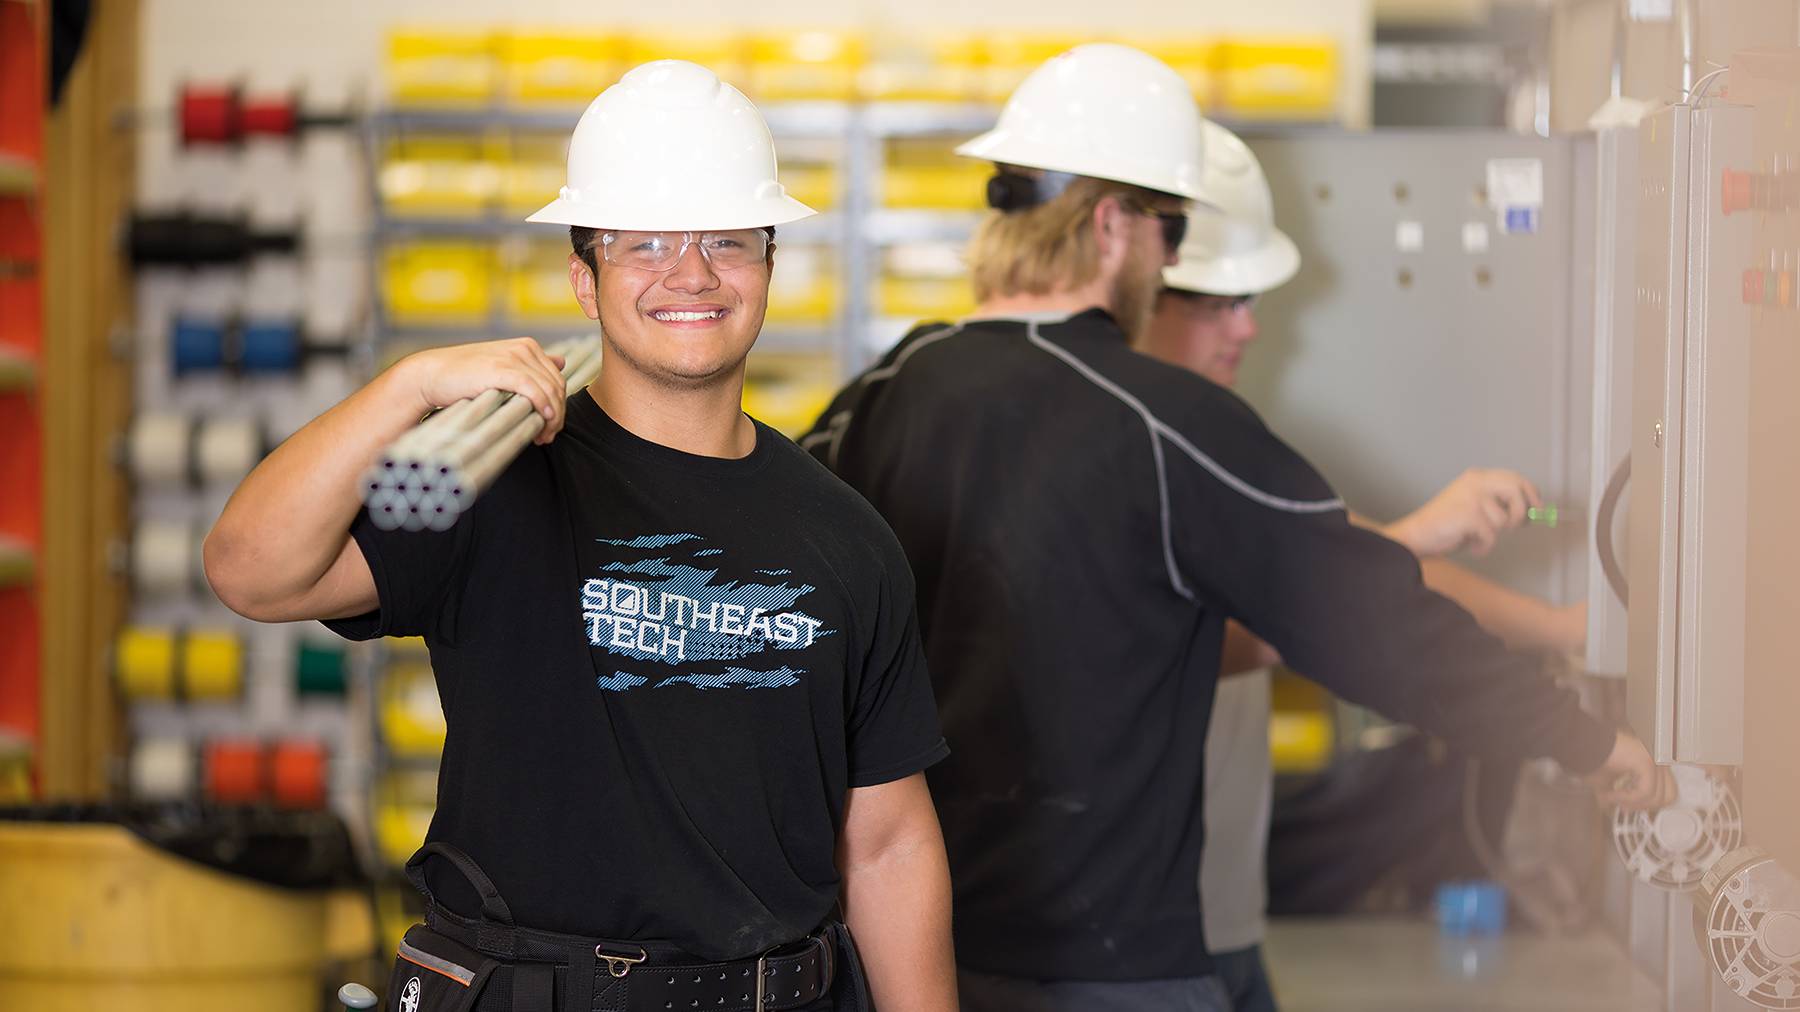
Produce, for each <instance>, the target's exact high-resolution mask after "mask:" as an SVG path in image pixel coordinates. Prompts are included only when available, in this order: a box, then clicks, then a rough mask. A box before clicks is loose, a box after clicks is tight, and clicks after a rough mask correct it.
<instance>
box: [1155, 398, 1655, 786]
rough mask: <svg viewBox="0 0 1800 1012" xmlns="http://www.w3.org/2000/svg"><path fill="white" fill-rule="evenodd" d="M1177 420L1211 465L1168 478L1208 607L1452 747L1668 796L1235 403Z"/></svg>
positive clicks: (1636, 756) (1596, 724) (1290, 659)
mask: <svg viewBox="0 0 1800 1012" xmlns="http://www.w3.org/2000/svg"><path fill="white" fill-rule="evenodd" d="M1200 407H1205V406H1200ZM1228 412H1229V413H1228ZM1184 423H1185V424H1184V429H1185V430H1186V431H1185V432H1184V433H1183V434H1184V436H1185V437H1186V438H1187V439H1188V440H1189V441H1190V442H1192V443H1193V444H1195V445H1196V446H1197V447H1199V448H1200V449H1201V450H1202V451H1204V452H1205V453H1206V454H1207V459H1209V460H1211V461H1212V462H1213V464H1214V467H1211V468H1209V467H1203V466H1193V467H1180V468H1176V469H1174V470H1173V471H1172V472H1171V475H1170V486H1171V498H1172V500H1173V501H1174V502H1175V503H1176V504H1177V505H1178V507H1179V512H1178V515H1179V516H1180V517H1181V522H1180V524H1179V526H1178V528H1177V532H1176V556H1177V559H1178V561H1179V562H1180V564H1181V568H1182V571H1183V574H1184V575H1185V576H1186V577H1187V578H1189V579H1191V580H1192V581H1194V583H1195V584H1197V589H1198V591H1199V596H1200V597H1201V598H1202V599H1203V600H1204V601H1205V602H1207V603H1208V604H1210V605H1213V606H1215V607H1218V608H1220V609H1221V610H1222V611H1224V612H1225V613H1226V614H1228V615H1231V616H1233V617H1235V618H1237V619H1238V620H1239V621H1241V622H1242V623H1243V624H1244V626H1245V627H1246V628H1248V629H1249V630H1250V631H1251V632H1253V633H1255V634H1256V635H1257V636H1259V637H1260V638H1262V639H1263V640H1265V641H1267V642H1268V643H1269V644H1270V645H1271V646H1273V647H1274V648H1275V649H1276V650H1278V651H1280V654H1281V656H1282V658H1283V660H1284V661H1285V662H1286V663H1287V664H1289V665H1290V666H1292V667H1294V668H1295V669H1296V670H1299V671H1304V672H1305V673H1306V674H1307V675H1308V677H1311V678H1313V679H1315V680H1317V681H1319V682H1320V683H1321V684H1323V685H1325V686H1327V687H1328V688H1330V689H1332V690H1333V691H1335V692H1337V693H1338V694H1339V695H1341V696H1343V697H1344V698H1346V699H1349V700H1351V701H1353V702H1358V703H1362V704H1364V705H1367V706H1370V707H1372V708H1374V709H1376V710H1378V711H1380V712H1382V713H1385V714H1387V715H1389V716H1392V717H1395V718H1397V719H1400V720H1404V721H1407V722H1409V723H1412V724H1414V725H1416V726H1418V727H1420V728H1423V729H1425V730H1427V731H1431V732H1433V733H1436V734H1438V735H1440V736H1442V737H1443V738H1445V739H1446V740H1448V741H1449V742H1450V743H1451V744H1452V745H1459V746H1461V747H1464V748H1467V749H1469V750H1471V751H1474V752H1477V753H1480V754H1486V755H1494V756H1500V757H1516V758H1528V757H1535V756H1551V757H1553V758H1555V759H1557V760H1559V761H1560V762H1561V763H1562V764H1563V766H1565V767H1566V768H1567V769H1569V770H1570V771H1571V772H1573V773H1577V774H1597V776H1598V779H1599V780H1600V781H1601V782H1602V783H1605V784H1608V785H1609V790H1608V793H1607V794H1606V795H1605V796H1606V797H1607V798H1608V799H1614V798H1617V799H1618V800H1622V801H1623V802H1624V803H1626V804H1630V805H1639V806H1653V805H1656V804H1659V803H1665V802H1666V795H1667V791H1666V788H1667V787H1668V782H1667V778H1666V777H1664V776H1661V775H1659V774H1658V773H1657V771H1656V769H1655V766H1654V764H1653V763H1652V762H1651V761H1650V757H1649V754H1648V752H1647V751H1645V750H1644V748H1643V745H1642V743H1640V742H1638V741H1637V740H1636V739H1635V738H1633V737H1632V736H1631V735H1629V734H1626V733H1623V732H1616V731H1615V730H1614V729H1613V728H1610V727H1608V726H1606V725H1605V724H1603V723H1601V722H1600V721H1598V720H1596V719H1594V718H1593V717H1591V716H1589V715H1588V714H1586V713H1584V712H1582V710H1581V708H1580V705H1579V701H1578V700H1577V698H1576V697H1575V695H1574V693H1572V692H1569V691H1567V690H1565V689H1562V688H1559V687H1557V686H1556V685H1555V684H1553V683H1552V682H1551V681H1550V680H1549V679H1548V678H1546V677H1544V675H1543V673H1542V672H1541V671H1540V670H1539V668H1538V665H1537V664H1536V663H1535V662H1534V661H1533V660H1531V659H1530V658H1527V657H1523V656H1519V655H1516V654H1513V653H1511V652H1510V651H1508V650H1507V649H1506V648H1505V646H1504V644H1502V643H1501V642H1500V641H1499V640H1498V639H1496V638H1494V637H1493V636H1491V635H1489V634H1487V633H1486V632H1484V631H1483V630H1482V629H1481V628H1480V626H1478V625H1477V624H1476V622H1475V621H1474V620H1473V619H1472V618H1471V617H1470V615H1469V613H1468V612H1467V611H1465V610H1463V609H1462V608H1461V607H1458V606H1457V605H1456V604H1454V603H1453V602H1451V601H1450V600H1448V599H1447V598H1445V597H1443V596H1442V595H1440V594H1437V593H1434V592H1433V591H1432V590H1430V589H1429V588H1427V587H1426V586H1425V584H1424V582H1423V580H1422V579H1421V574H1420V570H1419V563H1418V560H1417V559H1416V558H1414V556H1413V554H1412V553H1411V552H1410V551H1408V550H1407V549H1406V548H1404V547H1403V546H1401V545H1399V544H1397V543H1396V542H1394V541H1392V540H1389V539H1388V538H1386V537H1383V536H1381V535H1378V534H1375V533H1372V532H1370V531H1365V530H1361V529H1359V528H1357V527H1355V526H1353V525H1352V524H1351V523H1350V521H1349V518H1348V516H1347V514H1346V513H1345V511H1344V510H1343V509H1342V506H1341V504H1340V503H1338V502H1337V500H1336V496H1335V495H1334V494H1333V493H1332V491H1331V489H1330V487H1329V486H1328V485H1327V484H1326V483H1325V481H1324V479H1322V478H1320V477H1319V476H1318V474H1317V473H1316V472H1314V471H1313V469H1312V468H1311V467H1310V466H1309V465H1307V463H1306V462H1305V461H1304V460H1302V459H1301V458H1300V457H1299V456H1298V455H1297V454H1295V453H1294V452H1293V450H1292V449H1291V448H1289V447H1288V446H1286V445H1285V444H1284V443H1282V442H1281V441H1280V440H1279V439H1277V438H1276V437H1275V436H1274V435H1273V434H1272V433H1270V432H1269V431H1268V429H1267V427H1266V426H1264V425H1263V424H1262V423H1261V420H1260V419H1257V418H1255V416H1254V415H1253V414H1252V413H1250V412H1249V410H1248V409H1247V408H1241V409H1236V410H1231V409H1230V406H1227V408H1225V409H1220V410H1217V411H1210V412H1209V413H1208V414H1207V415H1206V416H1205V417H1199V416H1197V417H1194V418H1191V419H1185V420H1184ZM1198 463H1199V462H1198V460H1196V465H1198ZM1222 473H1223V474H1228V475H1229V476H1230V477H1231V478H1232V479H1233V480H1231V481H1227V480H1224V478H1223V477H1222V476H1221V474H1222ZM1626 780H1629V786H1628V787H1627V788H1626V789H1625V791H1624V793H1623V794H1614V793H1612V791H1611V789H1610V785H1612V784H1615V783H1617V782H1623V781H1626Z"/></svg>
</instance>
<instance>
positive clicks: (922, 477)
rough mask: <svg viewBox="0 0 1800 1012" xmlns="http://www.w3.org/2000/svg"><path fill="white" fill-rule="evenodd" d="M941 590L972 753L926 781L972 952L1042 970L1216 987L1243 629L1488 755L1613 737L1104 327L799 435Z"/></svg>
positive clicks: (1576, 758) (1198, 385)
mask: <svg viewBox="0 0 1800 1012" xmlns="http://www.w3.org/2000/svg"><path fill="white" fill-rule="evenodd" d="M801 443H802V445H803V446H806V447H807V448H808V449H809V450H810V451H812V452H813V453H814V454H815V455H817V456H819V457H820V458H821V459H822V460H825V461H826V462H827V463H828V464H830V466H831V467H832V469H833V470H835V471H836V472H837V473H838V474H839V475H841V476H843V477H844V478H845V480H847V481H849V482H850V484H851V485H853V486H854V487H855V488H856V489H857V490H858V491H860V492H862V493H863V494H864V495H865V496H867V497H868V499H869V501H870V502H872V503H874V504H875V506H876V508H877V509H879V510H880V511H881V513H882V515H883V516H885V517H886V518H887V520H888V523H889V524H891V525H892V526H893V528H894V533H895V534H896V535H897V536H898V537H899V538H900V543H901V544H902V545H904V546H905V547H906V553H907V556H908V558H909V559H910V561H911V562H912V567H913V572H914V573H915V574H916V575H917V577H918V581H919V594H920V601H919V607H920V625H921V629H922V632H923V635H924V639H925V649H926V653H927V655H928V657H929V658H930V662H931V676H932V680H933V683H934V685H935V687H936V691H937V698H938V705H939V710H940V712H941V713H942V715H943V718H944V728H945V731H946V732H947V733H948V734H949V736H950V740H951V741H953V742H955V743H956V746H957V754H956V755H955V756H954V757H952V758H951V759H950V760H949V761H947V762H945V763H942V764H941V765H939V766H938V767H937V768H935V769H933V770H932V771H931V774H930V779H931V787H932V797H933V800H934V801H935V802H936V803H937V806H938V814H939V818H940V819H941V820H942V823H943V826H944V836H945V841H946V843H947V844H948V847H949V852H950V874H951V880H952V882H953V883H954V885H955V918H956V942H957V958H958V960H959V961H960V962H961V963H963V964H964V965H966V966H969V967H971V968H973V969H977V970H985V971H988V972H992V973H1002V974H1010V975H1015V976H1022V977H1033V978H1044V979H1118V980H1129V979H1151V978H1162V977H1184V976H1193V975H1199V974H1202V973H1205V972H1207V971H1208V969H1209V968H1210V966H1211V961H1210V960H1209V959H1208V957H1207V954H1206V946H1205V938H1204V929H1203V927H1202V921H1201V916H1200V909H1201V907H1200V897H1199V896H1198V895H1197V891H1198V890H1197V885H1196V881H1195V880H1196V878H1197V876H1196V875H1195V869H1197V868H1198V867H1199V866H1200V849H1201V838H1202V834H1203V823H1202V805H1201V797H1200V792H1201V785H1202V783H1203V782H1204V781H1203V778H1202V773H1203V763H1204V756H1205V741H1204V737H1205V732H1206V726H1207V719H1208V716H1209V714H1210V712H1211V709H1212V699H1213V688H1214V685H1215V682H1216V679H1217V677H1218V671H1219V655H1220V647H1221V643H1222V638H1223V633H1224V624H1225V620H1226V619H1227V618H1237V619H1239V620H1241V621H1242V622H1243V623H1244V624H1245V625H1246V626H1248V627H1249V628H1250V629H1251V630H1252V631H1254V632H1255V633H1256V634H1257V635H1259V636H1261V637H1262V638H1263V639H1265V640H1267V641H1268V642H1269V643H1271V644H1273V645H1274V646H1275V647H1276V649H1278V650H1280V651H1281V654H1282V656H1283V658H1284V659H1285V660H1286V661H1287V662H1288V663H1289V664H1292V665H1293V666H1294V667H1295V668H1296V669H1298V670H1300V671H1304V672H1306V673H1307V674H1308V675H1309V676H1311V677H1314V678H1316V679H1318V680H1319V681H1320V682H1322V683H1324V684H1325V685H1327V686H1329V687H1330V688H1332V689H1334V690H1336V691H1338V692H1339V693H1340V694H1342V695H1344V696H1345V697H1347V698H1349V699H1352V700H1355V701H1357V702H1361V703H1366V704H1368V705H1370V706H1373V707H1375V708H1376V709H1379V710H1381V711H1382V712H1384V713H1388V714H1390V715H1392V716H1395V717H1399V718H1401V719H1404V720H1408V721H1411V722H1413V723H1415V724H1417V725H1419V726H1421V727H1423V728H1425V729H1427V730H1430V731H1434V732H1437V733H1439V734H1441V735H1443V736H1444V737H1446V738H1448V739H1450V740H1451V741H1452V743H1454V744H1460V745H1463V746H1465V747H1468V748H1470V749H1472V750H1475V751H1478V752H1484V753H1488V754H1494V755H1501V756H1518V755H1543V754H1548V755H1552V756H1555V757H1556V758H1557V759H1559V760H1561V761H1562V762H1563V763H1564V765H1566V766H1568V767H1570V768H1571V769H1574V770H1576V771H1586V770H1590V769H1593V768H1595V767H1597V766H1598V765H1599V764H1600V763H1601V762H1602V761H1603V760H1604V758H1605V756H1606V753H1607V750H1608V749H1609V748H1610V747H1611V744H1612V740H1613V736H1612V732H1611V731H1610V730H1609V729H1607V728H1606V727H1604V726H1602V725H1600V724H1599V723H1597V722H1596V721H1594V720H1593V719H1591V718H1589V717H1588V716H1587V715H1585V714H1583V713H1582V712H1581V710H1580V709H1579V708H1578V706H1577V701H1576V699H1575V697H1574V695H1573V694H1572V693H1569V692H1566V691H1563V690H1561V689H1558V688H1556V687H1555V686H1554V685H1553V684H1552V683H1551V682H1550V681H1549V680H1548V679H1546V678H1544V677H1543V676H1542V675H1541V674H1540V672H1539V670H1538V667H1537V665H1536V663H1535V662H1533V661H1531V660H1529V659H1526V658H1523V657H1519V656H1516V655H1513V654H1510V653H1508V652H1507V651H1506V650H1505V649H1504V648H1503V647H1502V646H1501V644H1500V642H1499V641H1498V640H1496V639H1494V638H1492V637H1490V636H1488V635H1487V634H1485V633H1483V632H1482V631H1481V629H1480V628H1479V627H1478V626H1477V625H1476V624H1475V622H1474V620H1473V619H1472V618H1471V617H1470V616H1469V615H1468V613H1467V612H1465V611H1463V610H1462V609H1460V608H1458V607H1457V606H1456V605H1455V604H1453V603H1451V602H1450V601H1448V600H1447V599H1445V598H1442V597H1440V596H1438V595H1436V594H1433V593H1431V592H1430V591H1429V590H1427V589H1426V588H1425V587H1424V585H1423V584H1422V583H1421V582H1420V576H1419V566H1418V563H1417V561H1416V560H1415V559H1414V558H1413V556H1412V555H1411V553H1409V552H1407V551H1406V549H1404V548H1402V547H1401V546H1399V545H1397V544H1395V543H1394V542H1392V541H1389V540H1387V539H1386V538H1383V537H1381V536H1379V535H1376V534H1373V533H1370V532H1368V531H1364V530H1362V529H1360V528H1357V527H1354V526H1352V525H1351V524H1350V523H1349V521H1348V518H1347V515H1346V514H1345V512H1344V510H1343V507H1342V504H1341V503H1340V502H1338V500H1337V498H1336V496H1335V495H1334V494H1333V493H1332V491H1331V489H1330V488H1329V487H1328V486H1327V485H1326V483H1325V481H1324V480H1323V479H1322V478H1320V477H1319V475H1318V474H1317V473H1316V472H1315V471H1314V470H1313V469H1312V468H1311V467H1310V466H1308V465H1307V463H1306V462H1305V461H1304V460H1302V459H1301V458H1300V456H1299V455H1298V454H1296V453H1295V452H1294V451H1293V450H1292V449H1290V448H1289V447H1288V446H1287V445H1286V444H1284V443H1282V442H1281V441H1280V440H1279V439H1277V438H1276V437H1275V436H1274V434H1272V433H1271V432H1270V431H1269V430H1268V428H1267V427H1266V426H1265V425H1264V424H1263V423H1262V421H1261V419H1259V418H1258V417H1257V416H1256V414H1255V412H1254V411H1252V410H1251V409H1250V408H1249V406H1248V405H1246V404H1245V403H1244V402H1243V401H1242V400H1240V399H1239V398H1238V397H1237V396H1235V395H1234V394H1232V393H1230V392H1229V391H1226V390H1224V389H1223V388H1221V387H1219V386H1217V385H1215V384H1213V383H1210V382H1208V381H1206V380H1204V379H1202V378H1200V377H1199V376H1196V375H1194V374H1192V373H1189V372H1187V371H1185V370H1182V369H1178V368H1176V367H1174V366H1170V365H1167V364H1165V363H1162V362H1158V361H1155V360H1153V359H1151V358H1149V357H1147V356H1144V355H1140V354H1137V353H1135V352H1133V351H1132V350H1131V348H1130V347H1129V345H1128V343H1127V341H1126V338H1125V335H1124V333H1123V332H1122V331H1120V329H1119V328H1118V326H1117V325H1116V324H1115V323H1114V322H1113V320H1112V319H1111V317H1109V316H1108V315H1107V314H1105V313H1103V312H1100V311H1098V310H1094V311H1089V312H1086V313H1082V314H1079V315H1076V316H1073V317H1070V318H1068V319H1066V320H1060V319H1059V320H1055V321H1037V322H1029V321H1018V320H988V321H969V322H965V323H963V324H960V325H955V326H948V325H935V326H929V327H922V328H920V329H919V330H916V331H914V332H913V333H912V334H910V335H908V336H907V337H906V338H905V339H904V340H903V341H901V343H900V344H899V345H897V346H896V347H895V348H894V349H893V350H892V351H890V352H889V353H888V354H887V355H886V356H885V357H884V358H883V360H882V361H881V362H880V363H879V364H877V365H876V366H875V367H874V368H872V369H871V370H869V371H868V372H866V373H864V374H863V376H862V377H860V378H859V379H858V380H857V381H856V382H854V383H852V384H851V386H849V387H848V388H846V389H845V390H844V391H843V392H842V393H840V394H839V396H838V397H837V399H836V400H835V401H834V402H833V403H832V405H831V406H830V407H829V408H828V409H827V411H826V413H825V415H824V416H823V417H821V418H820V420H819V423H818V425H817V427H816V428H815V429H814V431H813V433H811V434H810V435H808V436H807V437H806V438H804V439H803V440H802V441H801Z"/></svg>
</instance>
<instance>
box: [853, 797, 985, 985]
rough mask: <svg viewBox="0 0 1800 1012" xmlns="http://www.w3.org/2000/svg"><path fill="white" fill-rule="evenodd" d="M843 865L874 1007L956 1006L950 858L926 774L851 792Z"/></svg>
mask: <svg viewBox="0 0 1800 1012" xmlns="http://www.w3.org/2000/svg"><path fill="white" fill-rule="evenodd" d="M838 867H839V871H840V872H841V873H842V875H843V877H844V888H843V901H844V919H845V922H846V923H847V924H849V925H850V934H851V937H853V938H855V939H856V945H857V949H858V951H860V952H861V954H862V957H863V965H864V968H865V969H866V970H867V971H868V975H869V990H870V991H871V992H872V995H871V997H873V998H874V1000H875V1007H876V1008H879V1009H881V1010H882V1012H953V1010H954V1009H955V1008H956V959H955V956H954V954H953V953H952V951H951V945H950V865H949V862H948V860H947V859H946V858H945V856H944V837H943V834H942V832H941V831H940V830H939V828H938V820H937V810H936V809H935V808H933V807H932V804H931V792H930V791H929V790H927V789H926V787H925V774H923V773H914V774H913V775H912V776H909V777H905V778H903V779H900V780H895V781H892V782H891V783H885V784H877V785H875V786H873V787H858V788H856V789H854V790H852V791H851V792H850V797H849V801H848V803H847V804H846V805H845V807H844V831H843V834H842V837H841V839H840V842H839V845H838Z"/></svg>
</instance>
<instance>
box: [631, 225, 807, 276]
mask: <svg viewBox="0 0 1800 1012" xmlns="http://www.w3.org/2000/svg"><path fill="white" fill-rule="evenodd" d="M770 245H772V244H771V243H770V241H769V233H768V232H767V231H765V230H763V229H760V228H740V229H734V230H732V231H730V232H605V233H602V234H601V236H600V252H601V256H603V257H604V258H605V260H606V262H607V263H609V264H614V265H617V266H619V267H636V268H637V269H638V270H641V271H669V270H674V269H675V265H676V264H678V263H680V262H681V258H682V257H683V256H685V255H687V250H688V247H689V246H698V247H700V255H701V256H704V257H705V258H706V262H707V263H709V264H712V266H713V269H714V270H721V271H728V270H731V269H732V268H734V267H744V266H747V265H749V264H754V263H761V262H762V261H763V259H764V258H765V257H767V256H768V255H769V246H770Z"/></svg>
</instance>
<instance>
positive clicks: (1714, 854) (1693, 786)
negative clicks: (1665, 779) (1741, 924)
mask: <svg viewBox="0 0 1800 1012" xmlns="http://www.w3.org/2000/svg"><path fill="white" fill-rule="evenodd" d="M1670 772H1671V773H1672V774H1673V775H1674V777H1675V787H1676V790H1677V797H1676V800H1675V803H1674V804H1672V805H1670V806H1669V807H1667V808H1664V809H1662V810H1661V811H1658V812H1627V811H1623V810H1615V811H1614V812H1613V826H1612V829H1613V848H1614V849H1615V850H1617V851H1618V854H1619V859H1620V860H1622V861H1624V862H1625V867H1627V868H1629V869H1631V873H1632V874H1633V875H1636V876H1637V877H1638V879H1639V881H1642V882H1646V883H1648V884H1650V885H1653V886H1656V887H1658V888H1660V889H1667V890H1669V891H1671V892H1685V891H1687V890H1689V889H1693V888H1695V887H1697V886H1698V885H1699V884H1700V878H1701V876H1703V875H1705V874H1706V870H1707V869H1708V868H1711V867H1712V866H1713V865H1714V864H1716V863H1717V862H1718V860H1719V859H1720V858H1722V857H1724V856H1725V855H1726V854H1727V853H1729V852H1730V851H1732V850H1735V849H1737V848H1738V847H1739V846H1742V844H1743V842H1744V826H1743V820H1742V818H1741V816H1740V813H1739V811H1738V803H1737V798H1736V797H1734V796H1733V795H1732V793H1731V788H1729V787H1727V786H1726V785H1725V784H1723V783H1720V782H1719V781H1718V780H1715V779H1714V778H1713V777H1711V776H1709V775H1708V774H1707V772H1706V771H1705V770H1703V769H1701V768H1700V767H1698V766H1674V767H1671V768H1670Z"/></svg>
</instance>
